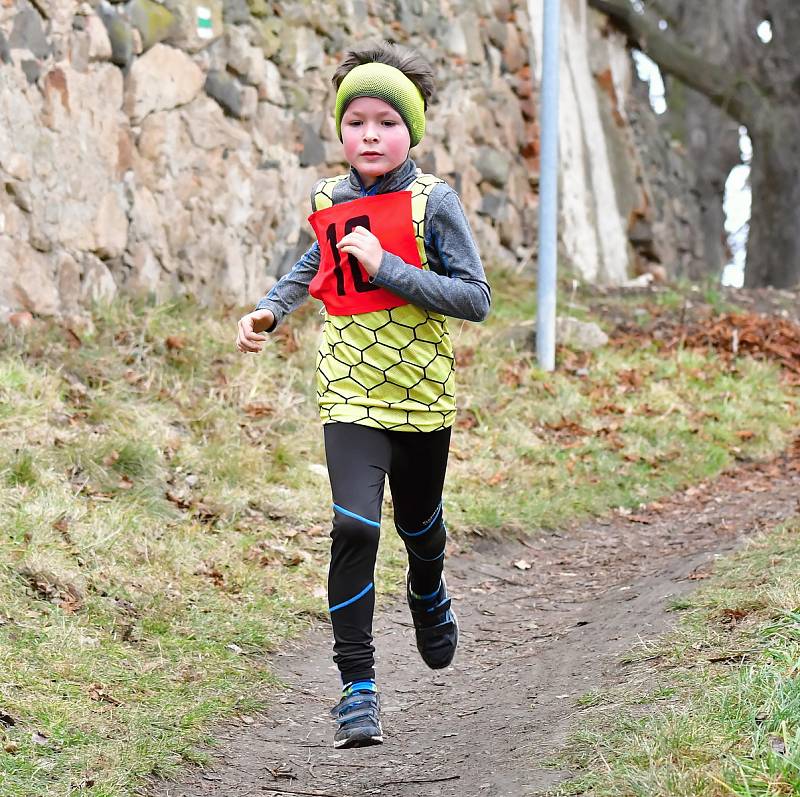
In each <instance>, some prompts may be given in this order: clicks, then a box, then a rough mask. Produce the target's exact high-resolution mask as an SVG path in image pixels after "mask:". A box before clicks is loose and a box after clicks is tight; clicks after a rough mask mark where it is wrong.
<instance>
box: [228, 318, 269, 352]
mask: <svg viewBox="0 0 800 797" xmlns="http://www.w3.org/2000/svg"><path fill="white" fill-rule="evenodd" d="M274 323H275V316H274V315H273V314H272V310H254V311H253V312H252V313H248V314H247V315H243V316H242V317H241V318H240V319H239V329H238V333H237V335H236V348H237V349H239V351H241V352H248V351H251V352H253V353H255V354H257V353H258V352H260V351H261V349H262V348H263V343H264V341H265V340H266V339H267V336H266V335H260V334H259V333H260V332H263V331H264V330H265V329H269V328H270V327H271V326H272V325H273V324H274Z"/></svg>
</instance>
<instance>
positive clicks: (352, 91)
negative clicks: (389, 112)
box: [336, 62, 425, 147]
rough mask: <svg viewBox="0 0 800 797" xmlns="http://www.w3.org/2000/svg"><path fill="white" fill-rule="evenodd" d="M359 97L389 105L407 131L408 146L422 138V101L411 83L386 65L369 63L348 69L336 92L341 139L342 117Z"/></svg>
mask: <svg viewBox="0 0 800 797" xmlns="http://www.w3.org/2000/svg"><path fill="white" fill-rule="evenodd" d="M358 97H376V98H377V99H379V100H383V101H384V102H388V103H389V105H391V106H392V108H394V109H395V110H396V111H397V113H399V114H400V116H401V118H402V119H403V121H404V122H405V124H406V127H407V128H408V132H409V133H410V135H411V146H412V147H415V146H416V145H417V144H419V142H420V141H422V137H423V136H424V135H425V100H424V99H423V97H422V94H420V91H419V89H418V88H417V87H416V86H415V85H414V82H413V81H412V80H411V79H410V78H408V77H406V76H405V75H404V74H403V73H402V72H401V71H400V70H399V69H397V68H396V67H393V66H389V64H380V63H377V62H372V63H369V64H361V65H360V66H356V67H354V68H353V69H351V70H350V71H349V72H348V73H347V74H346V75H345V77H344V80H342V82H341V84H340V85H339V90H338V91H337V92H336V133H337V134H338V136H339V140H340V141H341V139H342V116H344V112H345V110H346V109H347V106H348V105H349V104H350V103H351V102H352V101H353V100H355V99H357V98H358Z"/></svg>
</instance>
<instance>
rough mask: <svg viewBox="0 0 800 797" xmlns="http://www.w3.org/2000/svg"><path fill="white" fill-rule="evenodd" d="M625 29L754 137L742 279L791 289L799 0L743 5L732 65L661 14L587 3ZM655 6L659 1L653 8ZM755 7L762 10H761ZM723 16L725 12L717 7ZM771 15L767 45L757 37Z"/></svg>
mask: <svg viewBox="0 0 800 797" xmlns="http://www.w3.org/2000/svg"><path fill="white" fill-rule="evenodd" d="M588 3H589V5H590V6H591V7H593V8H596V9H597V10H598V11H602V12H603V13H605V14H607V15H608V16H609V17H610V18H611V19H612V20H613V21H614V24H615V25H616V26H618V27H619V28H620V29H621V30H622V31H623V32H625V33H626V34H627V35H628V37H629V39H630V41H631V44H632V45H633V46H635V47H638V48H639V49H641V50H642V52H644V53H646V54H647V55H649V56H650V57H651V58H652V59H653V60H654V61H655V62H656V63H657V64H658V65H659V66H660V67H661V69H662V70H664V71H665V72H668V73H670V74H672V75H674V76H675V77H676V78H677V79H678V80H680V81H682V82H683V83H685V84H686V85H688V86H691V87H692V88H693V89H695V90H696V91H699V92H701V93H702V94H705V95H706V96H707V97H708V98H709V99H710V100H711V101H712V102H713V103H714V104H715V105H717V106H719V107H720V108H721V109H722V110H723V111H725V112H726V113H727V114H729V115H730V116H731V117H732V118H734V119H736V120H737V121H739V122H741V123H742V124H744V125H745V126H746V127H747V128H748V131H749V132H750V137H751V139H752V141H753V162H752V167H751V176H750V180H751V185H752V199H753V205H752V216H751V219H750V235H749V239H748V245H747V268H746V270H745V283H746V284H747V285H748V286H750V287H757V286H762V285H773V286H775V287H793V286H795V285H797V284H799V283H800V110H798V104H799V103H798V99H800V97H799V95H800V76H798V74H797V73H798V68H797V63H798V59H797V57H796V56H797V50H798V48H800V8H799V7H798V5H797V3H796V0H770V2H767V3H764V2H762V3H761V5H763V6H764V8H763V9H762V8H761V5H759V4H755V3H753V4H747V3H739V4H738V5H737V6H736V8H737V9H738V10H739V11H740V12H741V13H739V14H738V16H737V18H738V19H739V20H740V24H739V28H740V30H739V35H740V37H741V42H742V45H741V46H740V47H739V48H738V50H737V51H736V52H735V53H732V55H731V58H730V60H729V63H727V64H725V63H719V64H717V63H712V62H710V61H707V60H705V59H704V58H703V57H702V56H700V55H698V53H697V52H696V51H694V50H693V49H692V48H691V47H690V46H688V45H687V44H686V41H685V39H684V38H683V37H681V36H679V35H677V34H676V33H674V32H673V31H672V30H671V29H670V30H668V31H667V32H664V31H662V30H661V27H660V26H659V19H658V17H657V16H656V17H653V16H652V15H651V14H649V13H638V12H637V11H636V10H635V9H634V7H633V6H632V5H631V3H630V0H588ZM655 5H657V4H656V3H654V2H651V3H650V6H651V7H652V6H655ZM757 6H758V7H757ZM719 13H723V12H722V11H720V12H719ZM767 15H768V16H769V18H770V20H771V22H772V26H773V30H774V32H775V35H774V38H773V42H772V43H771V44H770V46H769V48H764V47H763V45H761V44H760V43H759V42H758V39H757V38H756V36H755V28H756V23H757V21H758V20H759V19H764V18H766V16H767Z"/></svg>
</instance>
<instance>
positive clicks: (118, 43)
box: [100, 4, 134, 67]
mask: <svg viewBox="0 0 800 797" xmlns="http://www.w3.org/2000/svg"><path fill="white" fill-rule="evenodd" d="M100 19H102V20H103V24H104V25H105V26H106V32H107V33H108V39H109V41H110V42H111V62H112V63H114V64H116V65H117V66H123V67H124V66H127V65H128V64H129V63H130V62H131V60H132V59H133V54H134V40H133V28H132V27H131V23H130V22H128V20H127V19H125V17H123V16H122V15H120V14H119V13H118V12H117V10H116V9H115V8H113V7H111V6H107V5H105V4H103V5H101V6H100Z"/></svg>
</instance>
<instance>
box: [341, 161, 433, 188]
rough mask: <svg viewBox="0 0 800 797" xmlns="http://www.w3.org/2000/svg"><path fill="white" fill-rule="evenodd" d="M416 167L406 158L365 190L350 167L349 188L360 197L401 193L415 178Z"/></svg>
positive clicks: (361, 181) (358, 175)
mask: <svg viewBox="0 0 800 797" xmlns="http://www.w3.org/2000/svg"><path fill="white" fill-rule="evenodd" d="M416 174H417V165H416V164H415V163H414V161H413V160H411V158H406V159H405V161H403V163H401V164H400V165H399V166H397V167H396V168H394V169H392V170H391V171H390V172H386V174H383V175H381V176H380V177H379V178H378V179H377V180H376V181H375V183H374V184H373V185H371V186H370V187H369V188H367V187H366V186H365V185H364V181H363V180H362V179H361V175H360V174H359V173H358V171H357V170H356V169H355V168H353V167H352V166H351V167H350V177H349V182H350V187H351V188H352V189H353V190H354V191H356V192H357V193H358V194H359V195H360V196H362V197H365V196H375V194H388V193H389V192H391V191H401V190H402V189H404V188H406V187H407V186H408V185H409V184H410V183H411V182H412V181H413V179H414V178H415V177H416Z"/></svg>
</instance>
